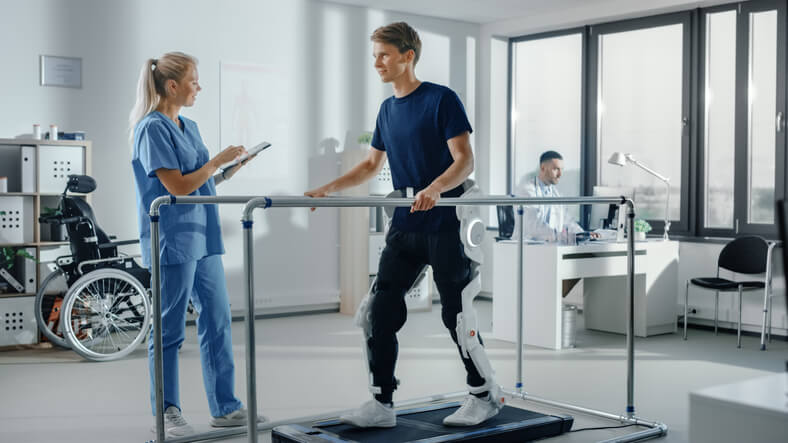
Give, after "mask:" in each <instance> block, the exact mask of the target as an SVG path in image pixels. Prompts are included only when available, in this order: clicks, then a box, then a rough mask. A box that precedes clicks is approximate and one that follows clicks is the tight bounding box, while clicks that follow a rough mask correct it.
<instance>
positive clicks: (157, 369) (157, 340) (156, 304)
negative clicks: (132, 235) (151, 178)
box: [150, 206, 164, 443]
mask: <svg viewBox="0 0 788 443" xmlns="http://www.w3.org/2000/svg"><path fill="white" fill-rule="evenodd" d="M154 211H155V214H154V215H151V216H150V244H151V247H150V250H151V254H150V268H151V287H150V289H151V298H152V299H153V380H154V383H153V384H154V391H155V396H156V406H155V409H156V441H157V442H160V443H161V442H163V441H164V357H163V356H162V351H163V350H162V338H161V273H160V271H161V270H160V268H159V254H160V253H161V252H160V251H159V208H158V206H157V207H156V208H155V209H154Z"/></svg>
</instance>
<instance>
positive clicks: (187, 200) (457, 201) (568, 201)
mask: <svg viewBox="0 0 788 443" xmlns="http://www.w3.org/2000/svg"><path fill="white" fill-rule="evenodd" d="M160 198H161V197H160ZM253 201H254V204H252V202H253ZM414 201H416V199H415V198H386V197H322V198H312V197H301V196H270V197H260V196H233V197H219V196H183V197H181V196H179V197H178V199H177V202H176V203H177V204H179V205H180V204H209V203H236V204H247V203H248V205H249V207H250V208H251V207H254V208H258V207H263V206H270V207H278V208H319V207H331V208H348V207H352V208H369V207H376V206H389V207H390V206H403V207H406V206H410V205H411V204H413V202H414ZM626 201H627V200H626V197H510V196H508V195H491V196H485V197H468V198H442V199H440V200H438V202H437V203H436V206H495V205H572V204H614V205H622V204H625V202H626ZM154 204H155V201H154ZM152 208H153V205H151V209H152Z"/></svg>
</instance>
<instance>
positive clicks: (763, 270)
mask: <svg viewBox="0 0 788 443" xmlns="http://www.w3.org/2000/svg"><path fill="white" fill-rule="evenodd" d="M774 246H775V243H773V242H767V241H766V240H765V239H763V238H762V237H758V236H754V235H751V236H745V237H739V238H737V239H735V240H732V241H730V242H729V243H728V244H726V245H725V247H724V248H722V251H720V256H719V258H718V259H717V276H716V277H699V278H693V279H690V280H687V286H686V292H685V293H684V340H686V339H687V314H688V311H689V308H688V307H689V287H690V285H694V286H699V287H701V288H704V289H710V290H712V291H715V293H714V334H717V316H718V311H719V299H720V292H738V293H739V321H738V324H737V328H736V335H737V347H739V348H741V306H742V292H743V291H753V290H763V291H764V295H763V321H762V323H761V350H766V327H767V318H768V328H769V340H771V327H772V320H771V315H770V314H769V313H770V312H771V296H772V271H771V264H772V250H773V249H774ZM720 269H726V270H728V271H731V272H735V273H737V274H749V275H752V274H765V278H764V279H763V280H728V279H725V278H720Z"/></svg>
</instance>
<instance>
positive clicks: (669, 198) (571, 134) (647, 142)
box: [508, 0, 788, 237]
mask: <svg viewBox="0 0 788 443" xmlns="http://www.w3.org/2000/svg"><path fill="white" fill-rule="evenodd" d="M786 9H788V4H787V3H786V1H784V0H751V1H746V2H741V3H732V4H728V5H722V6H716V7H712V8H705V9H698V10H693V11H686V12H680V13H673V14H665V15H659V16H653V17H645V18H639V19H632V20H626V21H621V22H615V23H606V24H601V25H594V26H588V27H586V28H584V29H580V30H567V31H561V32H553V33H547V34H540V35H535V36H526V37H519V38H516V39H512V40H510V54H511V55H510V69H511V73H512V80H511V87H510V91H509V94H510V106H511V111H512V115H511V120H510V122H511V124H510V128H509V130H510V132H509V136H510V143H509V146H510V147H509V149H510V151H509V156H510V159H509V169H508V173H509V181H510V183H509V187H510V190H513V191H515V192H516V191H517V190H518V188H521V186H520V182H521V181H522V177H527V176H529V175H533V174H534V173H535V170H536V168H537V163H538V160H536V158H537V157H538V155H539V154H540V153H541V152H542V151H544V150H546V149H554V150H558V151H559V152H561V153H562V154H564V158H565V163H566V164H565V166H566V177H565V179H564V183H562V185H563V188H562V189H561V191H562V193H563V195H590V194H591V191H592V189H593V187H594V186H597V185H601V186H605V187H613V188H629V189H632V188H633V187H634V196H635V209H636V211H637V217H638V218H645V219H647V220H648V221H649V222H650V223H651V225H652V226H653V227H654V233H660V231H662V230H663V229H664V222H663V220H664V219H665V214H666V213H667V214H668V217H669V220H670V221H671V222H672V224H671V227H670V232H671V233H673V234H687V235H701V236H724V237H731V236H734V235H737V234H759V235H766V236H775V235H776V232H777V231H776V227H775V219H774V202H775V200H776V199H781V198H785V195H786V187H787V186H788V183H786V180H785V172H786V168H787V167H788V165H787V163H788V160H787V159H786V155H785V149H786V132H788V131H787V130H786V80H787V79H786V53H787V50H788V48H787V45H786V33H787V32H786V24H787V23H788V17H787V15H788V14H786ZM584 42H587V43H584ZM614 153H623V154H630V156H631V157H630V158H634V159H636V160H637V161H638V162H639V163H640V166H643V167H638V165H637V164H632V163H631V162H630V164H628V165H627V166H626V167H623V168H622V167H620V166H617V165H613V164H610V163H609V162H608V160H609V159H610V157H611V156H612V155H613V154H614ZM575 159H577V160H580V163H579V165H582V168H579V165H577V164H573V163H572V162H573V161H574V160H575ZM567 160H568V161H567ZM575 168H579V170H574V169H575ZM644 169H647V170H644ZM649 169H650V170H651V172H657V173H659V174H661V175H662V176H665V177H668V178H669V185H666V184H665V183H664V182H663V181H661V180H660V179H659V178H657V177H655V176H654V175H652V174H650V173H649V171H648V170H649ZM575 177H578V178H577V180H575V179H574V178H575ZM666 206H668V208H667V210H666ZM586 218H587V217H586ZM581 219H582V218H581Z"/></svg>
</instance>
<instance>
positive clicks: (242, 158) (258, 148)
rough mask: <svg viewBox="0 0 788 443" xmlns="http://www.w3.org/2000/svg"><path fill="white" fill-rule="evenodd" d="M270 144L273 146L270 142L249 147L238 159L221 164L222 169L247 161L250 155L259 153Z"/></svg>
mask: <svg viewBox="0 0 788 443" xmlns="http://www.w3.org/2000/svg"><path fill="white" fill-rule="evenodd" d="M270 146H271V143H268V142H262V143H259V144H257V145H256V146H254V147H253V148H250V149H248V150H247V151H246V154H244V155H242V156H240V157H238V159H237V160H233V161H231V162H228V163H225V164H223V165H222V166H221V169H222V170H225V171H226V170H228V169H230V168H232V167H234V166H236V165H238V163H241V162H244V161H246V160H247V159H248V158H249V157H251V156H253V155H255V154H257V153H259V152H260V151H262V150H264V149H267V148H269V147H270Z"/></svg>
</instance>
